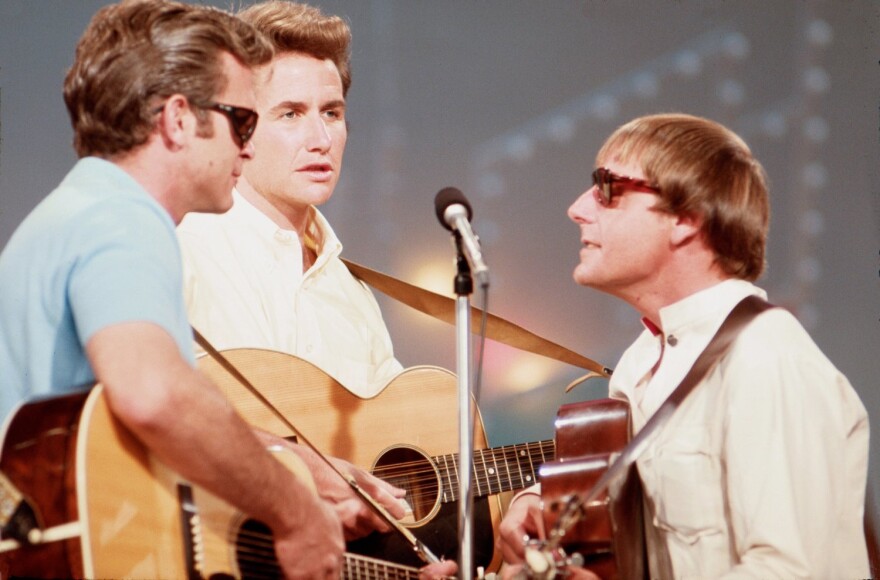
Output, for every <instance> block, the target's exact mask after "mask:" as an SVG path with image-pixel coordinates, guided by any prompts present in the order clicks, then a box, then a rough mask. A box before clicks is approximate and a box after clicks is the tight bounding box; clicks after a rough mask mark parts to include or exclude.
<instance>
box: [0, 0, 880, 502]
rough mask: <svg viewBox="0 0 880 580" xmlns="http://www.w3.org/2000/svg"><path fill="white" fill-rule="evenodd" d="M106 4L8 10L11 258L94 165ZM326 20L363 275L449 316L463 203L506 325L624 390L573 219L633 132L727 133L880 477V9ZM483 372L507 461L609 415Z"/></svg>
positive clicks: (381, 12)
mask: <svg viewBox="0 0 880 580" xmlns="http://www.w3.org/2000/svg"><path fill="white" fill-rule="evenodd" d="M106 3H107V2H104V1H98V0H76V1H70V0H0V247H2V246H3V245H5V243H6V241H7V240H8V238H9V236H10V235H11V233H12V231H13V230H14V228H15V227H16V225H17V224H18V223H19V222H20V221H21V220H22V219H23V218H24V216H25V215H26V214H27V212H28V211H29V210H30V209H31V208H32V207H33V206H34V205H36V203H38V202H39V201H40V199H42V198H43V197H44V196H45V195H46V194H47V193H48V192H49V191H50V190H51V189H52V188H54V187H55V185H56V184H57V183H58V182H59V181H60V179H61V178H62V177H63V176H64V174H65V173H66V172H67V171H68V169H69V168H70V166H71V165H72V164H73V163H74V162H75V156H74V154H73V150H72V147H71V135H72V133H71V130H70V125H69V122H68V120H67V115H66V111H65V108H64V104H63V101H62V98H61V84H62V79H63V76H64V74H65V71H66V69H67V68H68V67H69V66H70V64H71V61H72V57H73V50H74V46H75V44H76V41H77V38H78V37H79V35H80V34H81V32H82V31H83V29H84V28H85V26H86V24H87V22H88V20H89V19H90V17H91V15H92V14H93V13H94V12H95V11H96V10H97V9H98V8H99V7H100V6H102V5H104V4H106ZM312 3H313V4H314V5H318V6H321V7H322V8H323V9H325V11H327V12H330V13H336V14H339V15H342V16H344V17H345V18H346V19H347V20H348V21H349V22H350V24H351V27H352V30H353V34H354V45H353V78H354V80H353V85H352V89H351V91H350V93H349V113H348V116H349V119H350V133H349V142H348V149H347V153H346V156H345V166H344V167H345V169H344V171H343V177H342V180H341V182H340V185H339V187H338V188H337V191H336V193H335V195H334V197H333V199H332V200H331V201H330V202H329V203H328V204H327V205H326V206H325V207H324V208H323V211H324V212H325V214H326V215H327V216H328V217H329V219H330V221H331V223H333V224H334V227H335V229H336V232H337V234H338V235H339V237H340V238H341V239H342V241H343V243H344V245H345V251H344V255H345V256H347V257H348V258H350V259H352V260H355V261H357V262H360V263H363V264H365V265H368V266H371V267H373V268H376V269H379V270H382V271H384V272H387V273H389V274H392V275H394V276H397V277H399V278H403V279H405V280H407V281H410V282H414V283H417V284H420V285H423V286H425V287H428V288H430V289H433V290H435V291H438V292H441V293H444V294H447V295H451V294H452V278H453V273H454V267H453V258H454V251H453V247H452V244H451V237H450V235H449V233H448V232H447V231H446V230H445V229H443V228H442V227H441V226H440V224H439V223H438V221H437V218H436V217H435V215H434V204H433V200H434V195H435V194H436V193H437V191H439V190H440V189H442V188H443V187H446V186H455V187H458V188H460V189H461V190H462V191H463V192H464V193H465V195H466V196H467V197H468V199H469V200H470V202H471V205H472V206H473V209H474V214H475V215H474V222H473V224H474V229H475V231H476V232H477V233H478V235H479V236H480V238H481V240H482V242H483V245H484V248H483V249H484V255H485V258H486V261H487V263H488V264H489V266H490V269H491V280H492V284H491V289H490V295H489V309H490V310H491V311H493V312H495V313H496V314H499V315H501V316H503V317H505V318H507V319H509V320H511V321H512V322H515V323H516V324H519V325H521V326H524V327H526V328H528V329H530V330H532V331H534V332H536V333H538V334H541V335H543V336H545V337H547V338H549V339H551V340H553V341H555V342H557V343H560V344H562V345H565V346H567V347H569V348H571V349H573V350H575V351H578V352H580V353H582V354H584V355H586V356H588V357H590V358H593V359H595V360H597V361H599V362H601V363H603V364H605V365H607V366H609V367H613V366H614V365H615V364H616V362H617V359H618V358H619V356H620V355H621V353H622V351H623V349H624V348H625V347H626V346H627V345H628V344H629V343H630V342H631V341H632V340H633V339H634V338H635V336H636V335H637V333H638V332H639V331H640V329H641V327H640V324H639V320H638V316H637V315H636V314H635V312H634V311H632V310H630V309H629V308H628V307H627V306H625V305H623V304H621V303H618V302H617V301H615V300H613V299H610V298H608V297H605V296H603V295H601V294H599V293H597V292H594V291H592V290H588V289H584V288H580V287H578V286H576V285H575V284H574V282H573V281H572V279H571V270H572V268H573V266H574V265H575V263H576V262H577V259H578V250H579V247H580V245H579V240H578V231H577V228H576V227H575V226H574V225H573V224H572V223H571V222H569V221H568V219H567V217H566V214H565V212H566V209H567V207H568V206H569V205H570V204H571V202H572V201H573V200H574V199H575V198H576V197H577V196H578V195H579V194H580V193H581V192H583V191H584V190H585V189H587V188H588V186H589V184H590V177H589V176H590V172H591V171H592V169H593V160H594V156H595V154H596V151H597V149H598V147H599V146H600V145H601V143H602V142H603V140H604V139H605V138H606V137H607V136H608V134H609V133H610V132H611V131H612V130H613V129H614V128H615V127H617V126H618V125H620V124H622V123H624V122H626V121H628V120H630V119H631V118H633V117H636V116H639V115H642V114H647V113H655V112H668V111H682V112H688V113H693V114H698V115H703V116H708V117H711V118H713V119H716V120H718V121H721V122H723V123H725V124H726V125H728V126H729V127H731V128H732V129H734V130H735V131H736V132H738V133H739V134H740V135H741V136H742V137H743V138H744V139H745V140H746V141H747V142H748V143H749V144H750V146H751V147H752V149H753V150H754V152H755V153H756V155H757V157H758V158H759V159H760V160H761V161H762V162H763V164H764V166H765V168H766V170H767V172H768V174H769V177H770V183H771V203H772V208H773V215H772V224H771V238H770V245H769V256H768V257H769V269H768V271H767V273H766V274H765V275H764V277H763V278H762V279H761V281H760V284H761V285H762V286H763V287H765V288H766V289H767V290H768V292H769V295H770V299H771V301H773V302H776V303H778V304H782V305H784V306H786V307H788V308H789V309H791V310H792V311H793V312H794V313H795V314H796V315H797V316H798V317H799V318H800V319H801V321H802V322H803V323H804V325H805V326H806V327H807V329H808V330H809V331H810V332H811V333H812V335H813V337H814V338H815V340H816V342H817V343H818V344H819V345H820V347H821V348H822V349H823V350H824V351H825V353H826V354H827V355H828V356H829V358H830V359H831V360H832V361H834V363H835V364H836V365H837V366H838V367H839V368H840V369H841V370H842V371H843V372H844V373H845V374H847V376H848V377H849V378H850V380H851V382H852V383H853V384H854V385H855V387H856V389H857V390H858V391H859V393H860V394H861V396H862V399H863V401H864V402H865V405H866V406H867V407H868V409H869V412H870V413H871V416H872V420H873V423H874V432H875V435H874V437H873V442H874V444H873V446H872V473H875V472H877V471H878V467H877V466H880V451H878V450H880V438H878V437H880V436H878V435H877V434H878V433H880V428H878V427H877V425H880V423H878V421H880V394H878V388H877V387H878V376H880V227H878V226H880V195H878V187H880V171H878V166H880V155H878V153H880V138H878V136H880V114H878V105H880V83H878V79H880V75H878V72H880V64H878V59H880V5H878V3H877V2H875V1H873V0H837V1H834V2H832V1H830V0H827V1H819V0H799V1H792V2H766V0H740V1H738V2H729V1H723V0H675V1H673V0H654V1H646V0H638V1H635V0H619V1H616V2H608V1H607V0H580V1H573V0H572V1H562V0H555V1H545V2H535V1H534V0H482V1H479V2H474V1H465V0H443V1H427V0H358V1H355V0H317V1H315V2H312ZM212 4H215V5H218V6H221V7H225V8H230V7H233V8H234V7H237V6H238V5H239V4H245V5H246V4H248V2H241V3H239V2H236V3H235V5H232V4H231V3H230V2H229V1H217V2H212ZM46 235H47V236H51V235H52V233H51V232H47V233H46ZM473 298H474V301H475V302H476V301H477V300H479V299H481V297H480V296H479V295H474V297H473ZM380 301H381V303H382V306H383V310H384V312H385V315H386V319H387V321H388V324H389V327H390V329H391V333H392V337H393V338H394V342H395V348H396V352H397V355H398V358H399V359H400V360H401V361H402V362H403V363H404V365H405V366H414V365H421V364H432V365H438V366H441V367H445V368H449V369H454V368H455V340H454V329H453V328H452V327H451V326H448V325H445V324H443V323H439V322H436V321H434V320H432V319H430V318H428V317H427V316H425V315H423V314H420V313H418V312H415V311H412V310H410V309H408V308H407V307H405V306H402V305H400V304H398V303H396V302H393V301H389V300H387V299H385V298H383V297H380ZM485 354H486V357H485V363H484V373H483V382H482V389H481V392H480V400H479V406H480V409H481V411H482V416H483V419H484V422H485V426H486V430H487V432H488V435H489V439H490V442H491V443H492V444H493V445H503V444H509V443H519V442H525V441H534V440H537V439H546V438H550V437H552V436H553V425H552V420H553V417H554V414H555V412H556V409H557V408H558V407H559V406H560V405H561V404H564V403H567V402H571V401H576V400H583V399H589V398H596V397H601V396H604V394H605V392H606V386H607V385H606V382H605V381H604V380H591V381H589V382H587V383H586V384H585V385H584V386H581V387H579V388H578V389H576V390H575V391H573V392H572V393H570V394H568V395H566V394H564V392H563V390H564V387H565V385H566V384H568V383H569V382H570V381H571V380H573V379H575V378H577V377H578V376H580V375H582V374H583V371H580V370H579V369H576V368H573V367H571V366H568V365H565V364H562V363H556V362H553V361H551V360H549V359H545V358H543V357H540V356H536V355H532V354H527V353H523V352H520V351H517V350H514V349H510V348H507V347H503V346H500V345H498V344H495V343H491V342H490V343H488V344H487V348H486V353H485ZM755 380H760V377H755ZM877 479H878V478H877V477H874V484H873V485H874V488H875V495H876V494H880V489H877V488H878V487H880V482H878V481H877Z"/></svg>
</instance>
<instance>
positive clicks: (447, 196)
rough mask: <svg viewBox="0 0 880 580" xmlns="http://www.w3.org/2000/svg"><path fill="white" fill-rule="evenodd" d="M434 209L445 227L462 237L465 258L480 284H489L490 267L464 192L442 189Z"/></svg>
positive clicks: (448, 188) (435, 200)
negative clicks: (472, 221)
mask: <svg viewBox="0 0 880 580" xmlns="http://www.w3.org/2000/svg"><path fill="white" fill-rule="evenodd" d="M434 209H435V210H436V212H437V219H439V220H440V223H441V224H443V227H445V228H446V229H447V230H450V231H452V232H456V233H457V234H458V235H459V236H460V237H461V241H462V247H463V248H464V255H465V258H466V259H467V261H468V264H470V266H471V271H472V272H473V274H474V276H475V277H476V278H477V281H478V283H479V284H480V286H482V287H484V288H485V287H487V286H489V268H488V267H487V266H486V262H484V261H483V253H482V251H481V250H480V238H478V237H477V236H476V235H475V234H474V231H473V230H472V229H471V222H470V220H471V217H473V210H471V204H469V203H468V201H467V199H465V197H464V194H463V193H462V192H461V191H459V190H458V189H456V188H454V187H447V188H444V189H441V190H440V191H439V192H438V193H437V196H436V197H435V198H434Z"/></svg>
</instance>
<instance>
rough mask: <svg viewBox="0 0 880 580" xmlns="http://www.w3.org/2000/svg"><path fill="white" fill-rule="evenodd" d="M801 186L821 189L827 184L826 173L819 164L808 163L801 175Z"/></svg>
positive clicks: (823, 167)
mask: <svg viewBox="0 0 880 580" xmlns="http://www.w3.org/2000/svg"><path fill="white" fill-rule="evenodd" d="M801 179H802V180H803V184H804V185H805V186H807V187H809V188H812V189H822V188H823V187H825V184H826V183H828V172H827V171H826V170H825V166H824V165H822V164H821V163H810V164H809V165H807V166H806V167H804V170H803V173H801Z"/></svg>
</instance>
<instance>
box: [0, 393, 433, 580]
mask: <svg viewBox="0 0 880 580" xmlns="http://www.w3.org/2000/svg"><path fill="white" fill-rule="evenodd" d="M0 453H2V454H0V471H2V473H3V474H4V475H5V476H6V478H7V480H8V482H10V483H11V484H12V485H13V486H14V487H15V488H17V489H18V490H19V491H20V492H21V493H22V494H23V495H24V496H25V497H26V498H27V499H28V500H29V503H30V504H31V505H33V506H34V507H35V511H36V513H37V516H38V517H37V519H38V521H39V524H40V527H41V528H42V529H43V538H44V541H43V542H42V543H38V544H34V545H28V544H26V543H25V544H20V543H19V542H17V541H15V540H12V539H4V540H3V541H2V542H0V578H11V577H29V578H82V577H85V578H232V577H235V578H278V577H280V569H279V567H278V564H277V561H276V559H275V552H274V547H273V542H272V537H271V534H270V532H269V530H268V528H267V527H266V526H265V525H264V524H262V523H261V522H258V521H256V520H253V519H249V518H247V517H246V516H245V515H244V514H242V513H240V512H238V511H237V510H235V509H234V508H233V507H232V506H230V505H229V504H227V503H226V502H224V501H223V500H221V499H219V498H217V497H216V496H213V495H212V494H210V493H208V492H207V491H205V490H203V489H201V488H199V487H197V486H193V485H190V484H189V483H188V482H186V481H185V480H183V479H182V478H180V477H179V476H178V475H177V474H176V473H175V472H173V471H172V470H170V469H169V468H167V467H166V466H165V465H164V464H162V463H161V462H159V461H158V460H156V459H155V458H154V457H152V456H151V455H150V454H149V452H148V451H147V450H146V449H145V448H144V447H143V446H142V445H141V444H140V443H139V442H138V441H137V440H136V439H135V438H134V436H133V435H131V433H130V432H128V431H127V430H126V429H125V427H123V426H122V425H121V424H120V423H119V422H118V421H116V420H115V418H114V417H113V416H112V414H111V413H110V412H109V409H108V407H107V404H106V401H105V398H104V396H103V390H102V388H101V387H100V386H98V387H95V388H94V389H92V390H90V391H82V392H77V393H73V394H70V395H64V396H61V397H54V398H51V399H46V400H43V401H39V402H34V403H29V404H26V405H24V406H23V407H21V408H20V409H19V410H18V411H17V412H16V413H15V414H14V416H13V417H12V418H11V420H10V422H9V424H8V427H7V430H6V433H5V436H4V438H3V446H2V452H0ZM277 453H278V455H277V457H278V458H279V460H280V461H282V462H283V463H284V464H285V465H287V466H288V467H289V468H290V469H292V470H294V471H295V472H296V473H297V476H298V477H300V478H301V479H302V480H303V481H306V482H309V483H310V482H311V478H310V476H309V474H308V470H307V469H306V467H305V466H304V465H302V464H301V463H300V460H299V458H298V457H296V456H295V455H294V454H293V453H292V452H290V451H278V452H277ZM311 485H312V486H313V484H311ZM418 574H419V571H418V569H417V568H414V567H408V566H401V565H398V564H393V563H389V562H385V561H381V560H378V559H374V558H368V557H364V556H361V555H356V554H346V555H345V562H344V569H343V575H342V577H343V578H346V579H350V580H361V579H363V580H366V579H380V578H382V579H387V578H395V579H401V580H405V579H415V578H418Z"/></svg>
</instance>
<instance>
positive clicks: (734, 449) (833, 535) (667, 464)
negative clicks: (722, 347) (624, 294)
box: [609, 280, 868, 579]
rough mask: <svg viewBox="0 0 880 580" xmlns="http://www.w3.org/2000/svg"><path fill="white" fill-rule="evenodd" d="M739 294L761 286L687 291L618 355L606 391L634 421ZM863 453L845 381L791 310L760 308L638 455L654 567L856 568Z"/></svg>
mask: <svg viewBox="0 0 880 580" xmlns="http://www.w3.org/2000/svg"><path fill="white" fill-rule="evenodd" d="M750 294H758V295H761V296H763V295H764V293H763V291H761V290H760V289H758V288H757V287H755V286H753V285H752V284H750V283H748V282H744V281H741V280H728V281H726V282H723V283H721V284H718V285H716V286H714V287H712V288H709V289H707V290H704V291H702V292H699V293H697V294H694V295H692V296H690V297H688V298H686V299H684V300H682V301H680V302H678V303H676V304H673V305H671V306H668V307H666V308H664V309H662V310H661V311H660V318H661V327H662V328H663V335H659V334H654V332H652V331H650V330H646V331H645V332H644V333H643V334H642V335H641V336H640V337H639V338H638V339H637V340H636V342H635V343H634V344H633V345H632V346H631V347H630V348H629V349H628V350H627V351H626V353H625V354H624V355H623V357H622V359H621V361H620V363H619V365H618V366H617V368H616V369H615V371H614V374H613V375H612V378H611V381H610V385H609V388H610V394H611V396H613V397H624V398H626V399H628V400H629V401H630V403H631V407H632V411H633V427H634V429H635V431H638V430H639V429H641V428H642V426H644V424H645V422H646V421H647V420H648V418H650V416H651V415H652V414H653V413H654V412H656V410H657V408H658V407H659V406H660V405H661V404H662V403H663V401H664V400H665V399H666V397H667V396H668V395H669V394H670V393H671V392H672V390H674V388H675V387H676V386H677V385H678V384H679V383H680V382H681V380H682V379H683V378H684V376H685V374H686V373H687V372H688V370H689V369H690V368H691V366H692V365H693V363H694V361H695V360H696V358H697V356H698V355H699V354H700V352H702V350H703V349H704V347H705V346H706V344H708V342H709V340H710V339H711V337H712V335H713V334H714V333H715V331H716V330H717V329H718V327H719V326H720V325H721V323H722V322H723V320H724V318H725V317H726V316H727V314H728V313H729V312H730V310H732V309H733V307H734V306H735V305H736V304H737V303H738V302H739V301H740V300H741V299H742V298H744V297H745V296H748V295H750ZM661 346H662V349H661ZM661 352H662V359H661V360H660V364H659V366H658V367H657V370H656V372H654V373H653V374H652V372H651V369H652V368H653V367H654V365H655V364H656V363H657V361H658V359H660V357H661ZM867 462H868V417H867V414H866V411H865V408H864V406H863V405H862V402H861V401H860V400H859V397H858V396H857V394H856V393H855V391H854V390H853V388H852V386H851V385H850V384H849V382H848V381H847V379H846V377H844V376H843V375H842V374H841V373H840V372H839V371H838V370H837V369H836V368H835V367H834V366H833V365H832V364H831V362H830V361H828V359H827V358H826V357H825V356H824V355H823V354H822V352H821V351H820V350H819V348H818V347H817V346H816V345H815V344H814V342H813V341H812V340H811V339H810V337H809V335H808V334H807V332H806V331H805V330H804V329H803V327H802V326H801V325H800V324H799V323H798V322H797V320H796V319H795V318H794V317H793V316H792V315H791V314H790V313H788V312H787V311H784V310H782V309H774V310H771V311H767V312H765V313H763V314H761V315H759V316H758V317H757V318H756V319H755V320H754V321H753V322H752V323H751V324H750V325H749V326H748V327H747V328H745V329H744V330H743V332H742V334H741V335H740V336H739V337H738V338H737V340H736V342H735V343H734V345H733V347H732V348H731V351H730V352H729V353H728V354H727V355H726V356H725V357H723V359H722V360H721V362H720V364H719V365H717V366H716V367H715V368H714V369H713V370H712V371H711V372H710V374H709V375H708V376H707V377H706V378H705V379H704V381H703V382H702V383H701V384H700V385H699V386H698V387H697V388H696V389H695V390H694V392H692V393H691V394H690V396H689V397H688V398H687V399H686V400H685V401H684V402H683V404H682V406H681V408H679V409H678V410H677V411H676V413H675V415H673V417H672V418H671V420H670V422H669V423H668V424H667V425H666V426H665V427H664V428H663V429H662V431H661V432H660V435H659V437H658V438H657V439H656V440H655V441H654V443H652V444H651V445H650V446H649V448H648V449H647V450H646V451H645V453H644V454H643V455H642V456H641V457H640V458H639V460H638V468H639V474H640V476H641V479H642V483H643V487H644V490H645V505H646V508H647V515H646V535H647V542H648V555H649V564H650V569H651V576H652V577H653V578H719V577H724V578H819V579H830V578H865V577H867V576H868V560H867V551H866V546H865V539H864V535H863V527H862V526H863V519H862V508H863V505H864V495H865V482H866V478H867Z"/></svg>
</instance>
